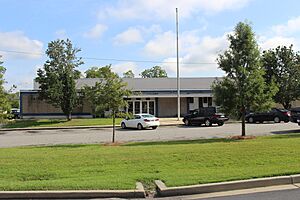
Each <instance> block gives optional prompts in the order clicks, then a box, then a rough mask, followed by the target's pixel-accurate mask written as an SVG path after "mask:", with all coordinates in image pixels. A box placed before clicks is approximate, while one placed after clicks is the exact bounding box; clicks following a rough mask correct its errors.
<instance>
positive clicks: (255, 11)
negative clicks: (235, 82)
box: [0, 0, 300, 89]
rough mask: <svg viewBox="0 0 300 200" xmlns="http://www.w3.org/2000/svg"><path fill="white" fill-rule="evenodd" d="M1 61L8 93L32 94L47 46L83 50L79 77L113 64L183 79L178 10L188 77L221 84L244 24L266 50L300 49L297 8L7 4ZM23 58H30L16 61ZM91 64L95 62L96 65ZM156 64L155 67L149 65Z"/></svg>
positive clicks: (198, 3)
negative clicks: (223, 61)
mask: <svg viewBox="0 0 300 200" xmlns="http://www.w3.org/2000/svg"><path fill="white" fill-rule="evenodd" d="M0 3H1V8H2V9H1V12H0V55H2V56H3V57H2V60H3V61H4V66H5V67H6V68H7V71H6V74H5V78H6V81H7V84H6V87H7V88H9V87H10V86H11V85H13V84H15V85H17V87H18V89H31V88H32V87H33V86H32V80H33V78H34V77H35V76H36V70H37V69H38V68H39V67H42V66H43V63H44V62H45V61H46V59H47V57H46V56H45V54H44V52H45V50H46V48H47V44H48V42H50V41H52V40H55V39H58V38H60V39H66V38H69V39H71V41H72V42H73V44H74V45H75V46H76V47H78V48H81V49H82V51H81V52H80V53H79V54H78V55H79V56H82V57H83V58H84V62H85V64H83V65H82V66H81V67H80V68H79V70H81V71H82V72H84V71H85V70H87V69H88V68H90V67H92V66H105V65H107V64H112V67H113V70H114V71H115V72H118V73H119V74H120V75H122V73H123V72H125V71H127V70H129V69H131V70H133V71H134V73H135V75H136V77H138V76H139V73H141V71H143V70H144V69H146V68H150V67H153V66H155V65H160V66H162V67H163V68H164V69H166V70H167V73H168V75H169V76H170V77H175V76H176V63H175V61H176V40H175V36H176V35H175V31H176V29H175V28H176V27H175V8H176V7H178V9H179V44H180V45H179V46H180V47H179V51H180V52H179V54H180V62H181V64H180V68H181V72H180V74H181V76H182V77H204V76H222V75H223V73H222V71H220V70H219V69H218V68H217V65H216V64H215V62H216V58H217V55H218V54H219V53H221V52H222V51H224V49H226V48H227V47H228V42H227V38H226V37H227V35H228V34H229V33H230V32H231V31H232V29H233V27H234V26H235V25H236V24H237V23H238V22H239V21H245V20H248V21H250V22H251V23H252V26H253V30H254V32H255V33H256V35H257V41H258V43H259V45H260V47H261V49H262V50H263V49H269V48H275V47H277V46H278V45H290V44H293V45H294V47H295V49H296V50H299V44H300V36H299V33H300V14H299V11H298V9H299V7H300V1H297V0H286V1H280V0H273V1H272V0H173V1H167V0H151V1H150V0H147V1H146V0H115V1H113V0H112V1H105V0H43V1H40V0H23V1H20V0H0ZM13 52H24V53H13ZM91 58H92V59H91ZM143 61H150V62H143Z"/></svg>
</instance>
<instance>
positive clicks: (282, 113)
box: [246, 108, 290, 123]
mask: <svg viewBox="0 0 300 200" xmlns="http://www.w3.org/2000/svg"><path fill="white" fill-rule="evenodd" d="M246 121H247V122H249V123H256V122H260V123H263V122H264V121H274V122H275V123H280V122H281V121H284V122H286V123H287V122H289V121H290V112H289V111H288V110H285V109H279V108H272V109H271V110H269V111H267V112H258V113H249V114H248V115H246Z"/></svg>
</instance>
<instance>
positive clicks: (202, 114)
mask: <svg viewBox="0 0 300 200" xmlns="http://www.w3.org/2000/svg"><path fill="white" fill-rule="evenodd" d="M228 119H229V118H228V117H226V116H225V115H224V114H222V113H216V108H215V107H207V108H200V109H197V110H194V111H192V113H191V114H189V115H186V116H184V118H183V120H182V121H183V123H184V124H185V125H186V126H189V125H202V124H204V125H205V126H211V125H212V124H218V126H222V125H223V124H224V122H225V121H227V120H228Z"/></svg>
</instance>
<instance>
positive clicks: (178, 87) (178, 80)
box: [176, 8, 180, 121]
mask: <svg viewBox="0 0 300 200" xmlns="http://www.w3.org/2000/svg"><path fill="white" fill-rule="evenodd" d="M176 45H177V121H179V120H180V77H179V53H178V9H177V8H176Z"/></svg>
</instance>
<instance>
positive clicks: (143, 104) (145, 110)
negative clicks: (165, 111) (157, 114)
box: [142, 101, 148, 113]
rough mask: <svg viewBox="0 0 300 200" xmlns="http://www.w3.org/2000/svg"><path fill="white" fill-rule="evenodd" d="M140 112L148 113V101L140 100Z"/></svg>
mask: <svg viewBox="0 0 300 200" xmlns="http://www.w3.org/2000/svg"><path fill="white" fill-rule="evenodd" d="M142 113H148V102H147V101H142Z"/></svg>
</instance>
